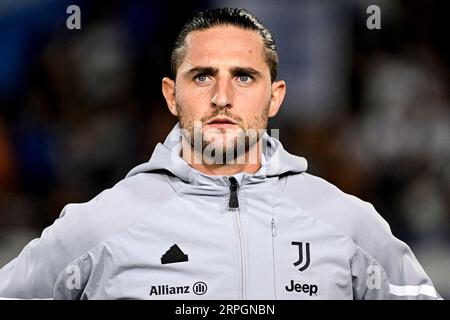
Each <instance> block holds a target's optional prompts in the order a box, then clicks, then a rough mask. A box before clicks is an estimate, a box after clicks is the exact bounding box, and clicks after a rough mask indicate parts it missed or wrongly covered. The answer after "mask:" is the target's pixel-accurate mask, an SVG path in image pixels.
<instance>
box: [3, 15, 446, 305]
mask: <svg viewBox="0 0 450 320" xmlns="http://www.w3.org/2000/svg"><path fill="white" fill-rule="evenodd" d="M277 65H278V58H277V52H276V48H275V44H274V41H273V39H272V36H271V34H270V33H269V31H268V30H267V29H266V28H265V27H264V26H263V25H262V24H261V23H260V22H258V20H257V19H256V18H255V17H254V16H253V15H251V14H250V13H249V12H247V11H245V10H242V9H213V10H208V11H204V12H201V13H198V14H196V15H195V16H194V17H193V18H192V20H190V21H189V22H188V23H187V24H186V25H185V26H184V28H183V30H182V31H181V33H180V35H179V37H178V39H177V41H176V43H175V47H174V50H173V54H172V71H173V77H172V79H170V78H164V79H163V80H162V91H163V94H164V97H165V99H166V102H167V106H168V108H169V110H170V112H171V113H172V114H173V115H175V116H177V117H178V118H179V124H178V125H177V126H176V127H175V128H174V129H173V130H172V132H171V133H170V134H169V136H168V137H167V139H166V141H165V142H164V143H163V144H158V145H157V146H156V148H155V150H154V153H153V155H152V157H151V159H150V161H149V162H148V163H145V164H142V165H140V166H138V167H136V168H134V169H133V170H132V171H131V172H130V173H129V174H128V175H127V177H126V178H125V179H124V180H122V181H120V182H119V183H118V184H117V185H115V186H114V187H113V188H112V189H109V190H106V191H104V192H102V193H100V194H99V195H98V196H97V197H95V198H94V199H92V200H91V201H89V202H87V203H83V204H69V205H67V206H66V207H65V208H64V210H63V212H62V214H61V217H60V218H59V219H57V220H56V221H55V223H54V224H53V225H52V226H50V227H48V228H47V229H45V230H44V232H43V233H42V236H41V238H40V239H35V240H33V241H32V242H30V243H29V244H28V245H27V246H26V247H25V249H24V250H23V251H22V253H21V254H20V255H19V256H18V257H17V258H16V259H15V260H13V261H12V262H10V263H9V264H8V265H6V266H5V267H4V268H3V269H2V270H1V271H0V296H2V297H7V298H8V297H9V298H40V299H42V298H54V299H121V298H135V299H391V298H392V299H438V298H440V296H439V295H438V293H437V292H436V290H435V289H434V287H433V284H432V282H431V280H430V279H429V277H428V276H427V275H426V273H425V272H424V270H423V269H422V267H421V266H420V264H419V262H418V261H417V260H416V258H415V257H414V255H413V253H412V252H411V250H410V249H409V247H408V246H407V245H406V244H405V243H403V242H401V241H400V240H398V239H396V238H395V237H394V236H393V235H392V233H391V232H390V229H389V226H388V224H387V223H386V222H385V221H384V220H383V219H382V218H381V217H380V215H379V214H378V213H377V212H376V211H375V209H374V208H373V207H372V206H371V205H370V204H368V203H365V202H363V201H361V200H359V199H357V198H355V197H353V196H350V195H347V194H345V193H343V192H342V191H340V190H339V189H337V188H336V187H334V186H333V185H331V184H329V183H328V182H326V181H324V180H322V179H320V178H317V177H314V176H312V175H309V174H307V173H306V168H307V163H306V160H305V159H303V158H300V157H297V156H294V155H291V154H289V153H288V152H287V151H285V150H284V149H283V147H282V145H281V143H280V142H279V141H278V140H277V139H275V138H272V137H270V136H269V135H268V134H267V133H264V132H262V131H261V130H260V129H264V128H266V126H267V121H268V118H270V117H273V116H275V115H276V114H277V112H278V110H279V108H280V105H281V103H282V101H283V98H284V95H285V91H286V84H285V83H284V82H283V81H281V80H280V81H277V80H276V75H277Z"/></svg>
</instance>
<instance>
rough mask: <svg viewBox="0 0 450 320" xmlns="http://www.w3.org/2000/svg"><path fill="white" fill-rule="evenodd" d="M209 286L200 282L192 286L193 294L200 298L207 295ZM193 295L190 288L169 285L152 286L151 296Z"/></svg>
mask: <svg viewBox="0 0 450 320" xmlns="http://www.w3.org/2000/svg"><path fill="white" fill-rule="evenodd" d="M207 290H208V286H207V285H206V283H204V282H202V281H198V282H196V283H194V284H193V285H192V292H193V293H195V294H196V295H198V296H201V295H203V294H205V293H206V291H207ZM188 293H191V287H190V286H169V285H167V284H163V285H157V286H151V288H150V293H149V295H150V296H161V295H172V294H188Z"/></svg>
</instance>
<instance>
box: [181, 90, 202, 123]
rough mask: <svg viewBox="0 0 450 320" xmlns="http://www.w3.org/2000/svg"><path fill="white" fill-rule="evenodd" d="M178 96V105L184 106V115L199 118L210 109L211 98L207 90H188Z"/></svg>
mask: <svg viewBox="0 0 450 320" xmlns="http://www.w3.org/2000/svg"><path fill="white" fill-rule="evenodd" d="M186 91H187V92H180V93H178V94H177V96H176V102H177V105H179V106H181V108H182V113H183V114H182V115H181V116H185V117H190V118H193V119H194V120H199V119H200V118H201V117H202V116H203V115H204V114H205V112H207V110H208V106H209V100H208V95H207V94H206V93H205V92H202V91H199V90H186Z"/></svg>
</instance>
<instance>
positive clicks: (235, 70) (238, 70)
mask: <svg viewBox="0 0 450 320" xmlns="http://www.w3.org/2000/svg"><path fill="white" fill-rule="evenodd" d="M230 72H231V74H232V75H233V76H237V75H242V74H248V75H251V76H252V77H262V74H261V72H259V71H258V70H256V69H253V68H251V67H232V68H231V69H230ZM218 73H219V69H217V68H213V67H201V66H199V67H194V68H192V69H190V70H188V71H187V72H186V75H191V74H208V75H211V76H215V75H217V74H218Z"/></svg>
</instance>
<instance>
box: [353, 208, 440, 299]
mask: <svg viewBox="0 0 450 320" xmlns="http://www.w3.org/2000/svg"><path fill="white" fill-rule="evenodd" d="M367 218H368V219H367V222H369V225H368V228H370V230H369V229H367V232H366V236H365V237H359V241H356V250H355V253H354V255H353V258H352V260H351V269H352V280H353V281H352V283H353V292H354V298H355V299H396V300H398V299H405V300H415V299H433V300H434V299H442V298H441V296H440V295H439V294H438V293H437V291H436V289H435V288H434V285H433V283H432V281H431V279H430V278H429V277H428V275H427V274H426V272H425V271H424V269H423V268H422V266H421V265H420V263H419V261H418V260H417V259H416V257H415V256H414V254H413V252H412V251H411V249H410V248H409V246H408V245H407V244H406V243H404V242H402V241H400V240H399V239H397V238H396V237H395V236H394V235H393V234H392V233H391V230H390V228H389V226H388V224H387V222H386V221H385V220H383V219H382V218H381V216H379V215H378V213H377V212H376V211H375V209H374V208H373V207H372V206H371V205H370V206H369V215H368V216H367ZM362 225H364V224H362Z"/></svg>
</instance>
